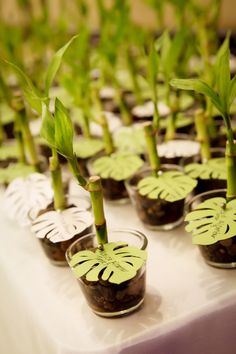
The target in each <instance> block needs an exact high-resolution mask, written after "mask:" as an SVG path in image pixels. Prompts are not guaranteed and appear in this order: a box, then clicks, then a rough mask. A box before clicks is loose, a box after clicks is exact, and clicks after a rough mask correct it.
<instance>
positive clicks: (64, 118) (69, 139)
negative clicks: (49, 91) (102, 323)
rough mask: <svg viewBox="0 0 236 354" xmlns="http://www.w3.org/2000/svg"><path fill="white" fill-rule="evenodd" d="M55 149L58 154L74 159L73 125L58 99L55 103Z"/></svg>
mask: <svg viewBox="0 0 236 354" xmlns="http://www.w3.org/2000/svg"><path fill="white" fill-rule="evenodd" d="M54 119H55V147H56V149H57V150H58V152H59V153H60V154H61V155H63V156H65V157H68V158H70V159H73V135H74V131H73V125H72V122H71V120H70V118H69V116H68V114H67V112H66V109H65V107H64V106H63V104H62V103H61V101H59V100H58V99H56V101H55V118H54Z"/></svg>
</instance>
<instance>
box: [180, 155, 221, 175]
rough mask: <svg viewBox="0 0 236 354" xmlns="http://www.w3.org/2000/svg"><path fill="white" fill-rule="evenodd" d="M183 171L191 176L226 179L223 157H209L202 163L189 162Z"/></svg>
mask: <svg viewBox="0 0 236 354" xmlns="http://www.w3.org/2000/svg"><path fill="white" fill-rule="evenodd" d="M184 171H185V172H186V173H187V174H188V175H189V176H190V177H192V178H200V179H211V178H214V179H225V180H226V179H227V171H226V162H225V158H224V157H219V158H214V159H210V160H208V161H207V162H206V163H204V164H199V163H191V164H189V165H187V166H186V167H185V168H184Z"/></svg>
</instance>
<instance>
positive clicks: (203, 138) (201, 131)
mask: <svg viewBox="0 0 236 354" xmlns="http://www.w3.org/2000/svg"><path fill="white" fill-rule="evenodd" d="M195 125H196V130H197V140H198V141H199V143H200V145H201V160H202V162H206V161H208V160H209V159H210V158H211V151H210V142H209V136H208V131H207V125H206V116H205V114H204V111H203V110H200V109H199V110H198V111H197V112H196V113H195Z"/></svg>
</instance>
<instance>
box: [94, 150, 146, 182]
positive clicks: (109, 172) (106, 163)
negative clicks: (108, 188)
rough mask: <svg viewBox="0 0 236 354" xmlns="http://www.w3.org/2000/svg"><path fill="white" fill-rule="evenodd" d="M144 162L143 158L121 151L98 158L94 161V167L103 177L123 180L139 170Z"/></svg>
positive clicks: (96, 172) (95, 171)
mask: <svg viewBox="0 0 236 354" xmlns="http://www.w3.org/2000/svg"><path fill="white" fill-rule="evenodd" d="M143 163H144V162H143V160H142V159H141V158H140V157H138V156H136V155H131V154H127V153H122V152H120V153H114V154H112V155H110V156H103V157H100V158H98V159H97V160H95V161H94V162H93V164H92V169H93V171H94V173H95V174H97V175H99V176H100V177H102V178H112V179H114V180H116V181H122V180H125V179H127V178H129V177H131V176H132V175H133V174H134V173H135V172H137V171H138V170H139V169H140V168H141V167H142V165H143Z"/></svg>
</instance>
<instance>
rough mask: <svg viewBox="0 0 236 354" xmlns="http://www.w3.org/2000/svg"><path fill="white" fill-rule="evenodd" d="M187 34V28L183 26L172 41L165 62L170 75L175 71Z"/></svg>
mask: <svg viewBox="0 0 236 354" xmlns="http://www.w3.org/2000/svg"><path fill="white" fill-rule="evenodd" d="M185 34H186V30H185V28H182V29H181V30H180V31H179V32H177V33H176V35H175V37H174V39H173V40H172V42H171V46H170V48H169V51H168V55H167V58H166V61H165V63H164V67H165V71H166V73H167V75H168V77H169V76H170V75H171V73H172V72H173V71H174V69H175V66H176V65H177V63H178V60H179V57H180V55H181V53H182V50H183V46H184V45H185V37H186V36H185Z"/></svg>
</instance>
